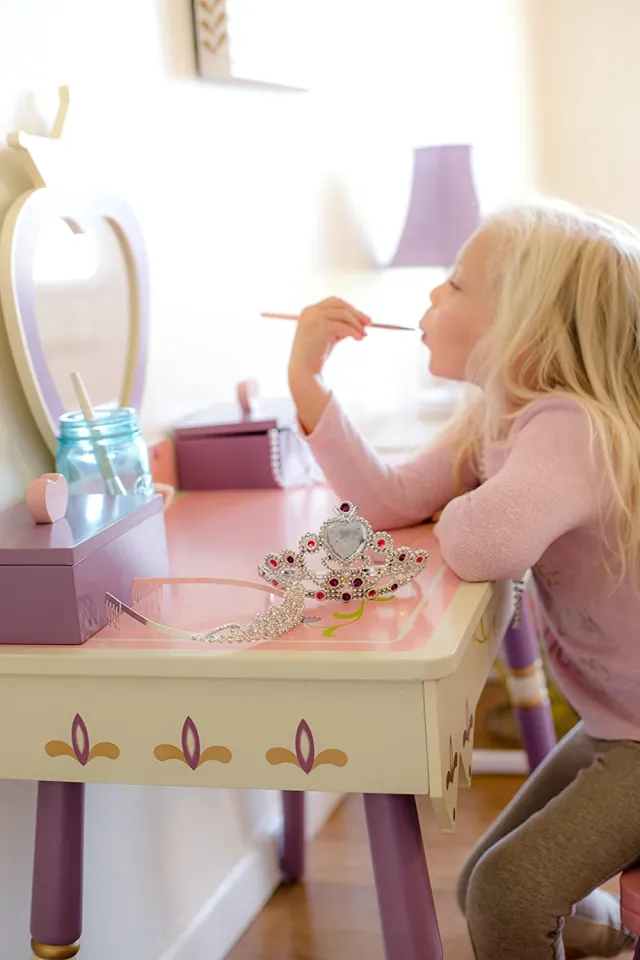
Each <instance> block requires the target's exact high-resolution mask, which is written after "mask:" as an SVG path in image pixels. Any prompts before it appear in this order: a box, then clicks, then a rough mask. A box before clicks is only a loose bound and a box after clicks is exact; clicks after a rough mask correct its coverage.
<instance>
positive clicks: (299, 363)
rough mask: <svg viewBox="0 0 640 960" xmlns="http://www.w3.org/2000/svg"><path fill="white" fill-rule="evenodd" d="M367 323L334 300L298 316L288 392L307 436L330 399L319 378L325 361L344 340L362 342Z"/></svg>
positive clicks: (352, 310) (290, 362)
mask: <svg viewBox="0 0 640 960" xmlns="http://www.w3.org/2000/svg"><path fill="white" fill-rule="evenodd" d="M370 323H371V319H370V317H368V316H367V315H366V314H365V313H361V312H360V311H359V310H356V308H355V307H352V306H351V305H350V304H349V303H346V302H345V301H344V300H340V299H339V298H338V297H330V298H329V299H328V300H323V301H322V302H321V303H316V304H315V305H314V306H312V307H307V308H306V309H305V310H303V311H302V313H301V314H300V317H299V318H298V329H297V331H296V336H295V340H294V341H293V347H292V349H291V359H290V360H289V388H290V390H291V395H292V397H293V399H294V402H295V405H296V409H297V411H298V420H299V421H300V424H301V425H302V427H303V429H304V430H306V432H307V433H313V431H314V430H315V428H316V427H317V425H318V423H319V422H320V419H321V417H322V414H323V412H324V409H325V407H326V406H327V404H328V403H329V399H330V397H331V394H330V393H329V391H328V390H327V389H326V387H325V386H324V384H323V383H322V380H321V377H320V375H321V373H322V369H323V367H324V364H325V361H326V359H327V357H328V356H329V354H330V353H331V351H332V350H333V348H334V347H335V345H336V343H339V342H340V340H344V339H346V337H353V339H354V340H363V339H364V338H365V337H366V335H367V330H366V328H367V326H368V325H369V324H370Z"/></svg>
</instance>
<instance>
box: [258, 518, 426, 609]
mask: <svg viewBox="0 0 640 960" xmlns="http://www.w3.org/2000/svg"><path fill="white" fill-rule="evenodd" d="M334 513H335V514H336V516H335V517H331V518H330V519H328V520H325V522H324V523H323V524H322V526H321V527H320V530H319V531H318V533H317V534H316V533H306V534H305V535H304V536H303V537H302V538H301V539H300V541H299V543H298V547H297V549H296V550H283V551H281V552H280V553H268V554H267V555H266V556H265V558H264V560H263V562H262V565H261V566H260V567H258V573H259V575H260V576H261V577H262V578H263V579H264V580H268V581H269V582H270V584H271V586H273V587H275V588H280V589H283V588H285V587H287V586H290V585H292V584H294V583H305V582H306V583H307V585H306V586H305V596H307V597H313V598H314V599H316V600H343V601H344V602H345V603H348V602H349V601H350V600H355V599H368V600H374V599H375V598H376V597H381V596H385V595H388V594H393V593H395V592H396V590H399V589H400V587H402V586H404V584H406V583H409V581H410V580H413V578H414V577H415V576H417V575H418V574H419V573H420V572H421V570H424V568H425V567H426V565H427V562H428V559H429V554H428V553H427V552H426V551H425V550H417V551H414V550H412V549H411V547H404V546H403V547H397V548H396V547H395V546H394V543H393V539H392V537H391V536H390V535H389V534H388V533H382V532H375V531H374V530H373V527H372V526H371V524H370V523H369V522H368V520H365V519H364V517H359V516H358V515H357V514H358V508H357V507H356V506H355V505H354V504H353V503H351V502H350V501H348V500H344V501H343V502H342V503H341V504H340V505H339V506H337V507H334ZM310 556H317V557H318V558H319V560H320V563H321V564H322V566H321V568H318V567H312V566H310V565H309V564H308V562H307V558H308V557H310Z"/></svg>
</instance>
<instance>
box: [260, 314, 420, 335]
mask: <svg viewBox="0 0 640 960" xmlns="http://www.w3.org/2000/svg"><path fill="white" fill-rule="evenodd" d="M260 316H261V317H266V318H267V319H269V320H299V319H300V317H299V316H298V314H296V313H261V314H260ZM369 326H370V327H375V328H376V329H377V330H410V331H413V333H415V332H416V327H406V326H404V325H403V324H400V323H370V324H369Z"/></svg>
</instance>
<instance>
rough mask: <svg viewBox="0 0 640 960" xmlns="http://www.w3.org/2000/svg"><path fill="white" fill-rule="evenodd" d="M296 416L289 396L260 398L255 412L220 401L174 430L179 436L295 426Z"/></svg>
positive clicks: (185, 438)
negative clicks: (245, 411)
mask: <svg viewBox="0 0 640 960" xmlns="http://www.w3.org/2000/svg"><path fill="white" fill-rule="evenodd" d="M295 419H296V414H295V407H294V405H293V401H291V400H290V399H288V398H286V397H283V398H275V399H273V398H272V399H264V400H259V401H258V402H257V403H256V406H255V409H254V410H253V411H252V412H251V413H244V412H243V410H242V407H241V406H240V404H239V403H235V402H234V403H219V404H216V405H215V406H213V407H209V408H208V409H207V410H201V411H200V412H199V413H196V414H194V415H193V416H190V417H187V419H186V420H182V421H181V422H180V423H179V424H178V425H177V426H176V428H175V430H174V433H175V436H176V439H178V440H191V439H196V438H202V437H220V436H237V435H238V434H250V433H266V432H267V431H268V430H273V429H275V428H276V427H281V428H282V427H292V426H293V425H294V423H295Z"/></svg>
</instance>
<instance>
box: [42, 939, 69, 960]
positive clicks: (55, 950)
mask: <svg viewBox="0 0 640 960" xmlns="http://www.w3.org/2000/svg"><path fill="white" fill-rule="evenodd" d="M31 950H32V951H33V953H34V954H35V956H36V957H38V958H39V960H70V958H71V957H75V956H76V955H77V954H78V952H79V950H80V944H79V943H70V944H69V945H68V946H66V947H51V946H47V944H46V943H40V942H39V941H38V940H34V939H33V937H32V938H31Z"/></svg>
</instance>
